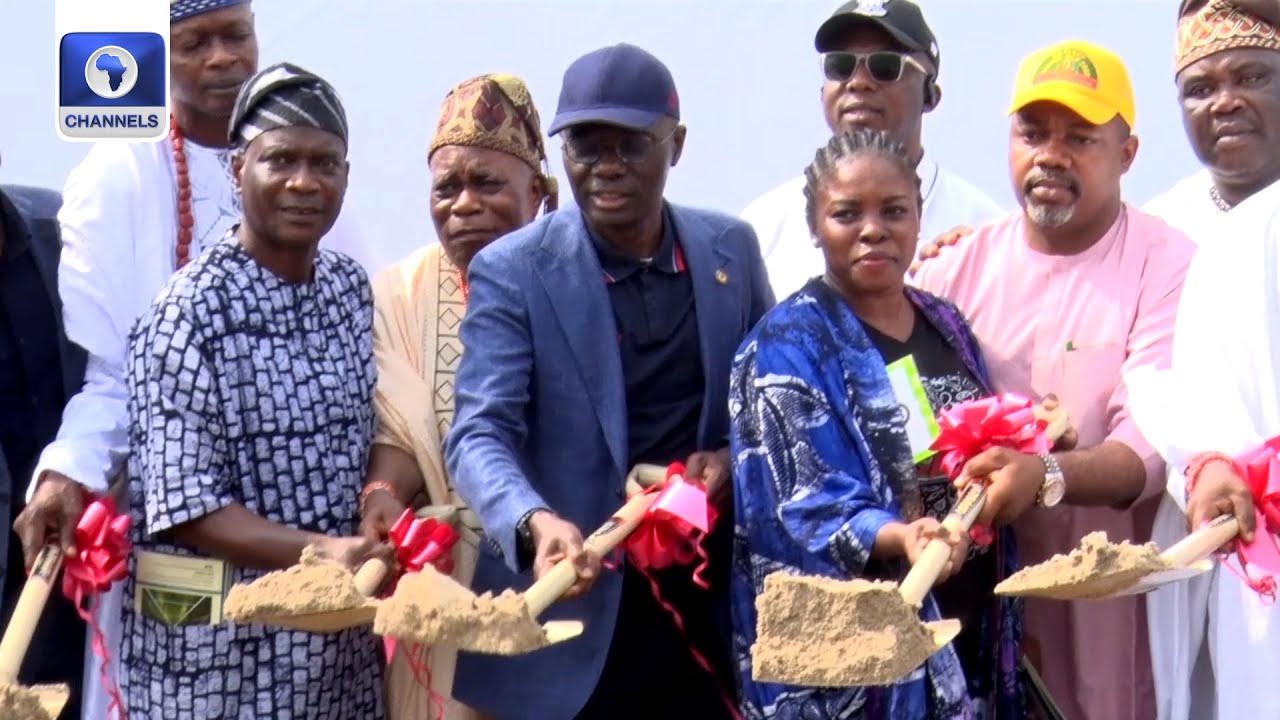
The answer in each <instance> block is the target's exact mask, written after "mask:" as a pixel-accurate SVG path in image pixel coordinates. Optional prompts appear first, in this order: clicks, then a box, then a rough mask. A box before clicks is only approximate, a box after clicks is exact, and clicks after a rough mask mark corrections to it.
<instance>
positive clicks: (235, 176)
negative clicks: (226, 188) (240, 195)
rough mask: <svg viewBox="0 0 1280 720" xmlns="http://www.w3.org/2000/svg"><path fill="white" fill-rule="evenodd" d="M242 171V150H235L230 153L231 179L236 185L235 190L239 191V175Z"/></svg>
mask: <svg viewBox="0 0 1280 720" xmlns="http://www.w3.org/2000/svg"><path fill="white" fill-rule="evenodd" d="M243 172H244V151H243V150H236V151H235V152H234V153H232V154H231V181H232V182H233V183H234V184H235V186H236V192H240V176H241V174H242V173H243Z"/></svg>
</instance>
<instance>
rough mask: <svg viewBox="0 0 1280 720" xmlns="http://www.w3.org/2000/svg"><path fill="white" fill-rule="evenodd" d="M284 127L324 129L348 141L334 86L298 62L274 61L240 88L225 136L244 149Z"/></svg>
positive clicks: (339, 99)
mask: <svg viewBox="0 0 1280 720" xmlns="http://www.w3.org/2000/svg"><path fill="white" fill-rule="evenodd" d="M284 127H311V128H316V129H319V130H326V131H328V132H331V133H333V134H334V135H337V136H338V137H340V138H342V142H343V143H346V142H347V113H346V111H345V110H343V108H342V100H341V98H339V97H338V92H337V91H336V90H334V89H333V86H332V85H330V84H329V83H328V82H326V81H325V80H324V79H323V78H321V77H320V76H319V75H316V74H314V73H311V72H308V71H306V70H303V69H302V68H300V67H298V66H297V65H293V64H290V63H276V64H275V65H272V66H271V67H268V68H266V69H265V70H262V71H260V72H259V73H258V74H257V75H254V76H253V77H252V78H250V79H249V81H248V82H247V83H245V84H244V87H242V88H240V96H239V97H237V98H236V105H235V109H233V110H232V111H231V125H230V127H229V129H228V135H229V138H230V140H231V144H232V145H235V146H236V147H240V148H243V147H245V146H247V145H248V144H249V143H250V142H252V141H253V139H254V138H256V137H258V136H259V135H261V134H262V133H264V132H267V131H268V130H275V129H277V128H284Z"/></svg>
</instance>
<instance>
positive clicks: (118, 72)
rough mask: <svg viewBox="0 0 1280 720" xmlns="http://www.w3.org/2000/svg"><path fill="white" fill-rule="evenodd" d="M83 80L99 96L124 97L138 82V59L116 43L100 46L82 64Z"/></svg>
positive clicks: (109, 97)
mask: <svg viewBox="0 0 1280 720" xmlns="http://www.w3.org/2000/svg"><path fill="white" fill-rule="evenodd" d="M84 80H85V83H86V84H88V86H89V89H90V90H92V91H93V94H95V95H97V96H98V97H100V98H105V99H107V100H114V99H115V98H118V97H124V96H125V95H128V94H129V91H130V90H133V86H134V85H136V84H137V82H138V61H137V60H136V59H135V58H134V57H133V55H132V54H130V52H129V51H128V50H125V49H124V48H122V47H120V46H118V45H106V46H104V47H100V48H98V49H97V50H96V51H95V52H93V53H92V54H91V55H89V60H88V62H86V63H85V64H84Z"/></svg>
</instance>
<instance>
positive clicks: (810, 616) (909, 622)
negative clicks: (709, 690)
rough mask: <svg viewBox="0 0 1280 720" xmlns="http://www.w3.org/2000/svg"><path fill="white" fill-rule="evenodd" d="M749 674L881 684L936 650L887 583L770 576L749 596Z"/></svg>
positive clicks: (825, 683) (788, 680)
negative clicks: (752, 626) (752, 607)
mask: <svg viewBox="0 0 1280 720" xmlns="http://www.w3.org/2000/svg"><path fill="white" fill-rule="evenodd" d="M756 615H757V618H756V643H755V645H753V646H752V647H751V657H752V677H754V678H755V679H756V680H757V681H761V682H778V683H785V684H788V685H808V686H814V687H850V686H854V685H882V684H886V683H890V682H893V681H894V680H897V679H899V678H901V677H903V676H904V675H906V674H907V673H910V672H911V671H912V670H914V669H915V668H917V667H919V666H920V664H921V663H923V662H924V661H925V660H927V659H928V658H929V656H930V655H932V654H933V653H934V652H935V651H936V650H937V649H938V646H937V643H936V642H935V640H934V635H933V632H932V631H931V630H930V626H929V625H926V624H925V623H922V622H920V618H919V616H918V615H917V610H916V609H915V608H913V607H911V606H910V605H908V604H907V602H906V601H905V600H904V599H903V598H902V595H901V594H899V592H898V586H897V585H896V584H894V583H889V582H871V581H867V580H860V579H855V580H833V579H831V578H824V577H810V576H797V575H788V574H786V573H774V574H772V575H769V576H768V577H766V578H765V581H764V592H763V593H761V594H760V595H759V596H757V597H756Z"/></svg>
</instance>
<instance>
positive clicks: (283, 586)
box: [223, 546, 378, 632]
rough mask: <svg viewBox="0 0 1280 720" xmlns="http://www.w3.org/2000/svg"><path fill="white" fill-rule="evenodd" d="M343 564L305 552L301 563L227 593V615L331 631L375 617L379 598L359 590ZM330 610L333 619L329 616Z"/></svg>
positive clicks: (241, 620) (240, 620)
mask: <svg viewBox="0 0 1280 720" xmlns="http://www.w3.org/2000/svg"><path fill="white" fill-rule="evenodd" d="M353 578H354V576H353V575H352V574H351V572H350V571H348V570H347V569H346V568H345V567H343V566H342V565H340V564H339V563H336V562H333V561H331V560H325V559H323V558H320V557H319V556H317V555H316V554H315V551H314V550H313V549H312V548H311V547H310V546H308V547H306V548H304V549H303V551H302V557H301V559H300V560H299V562H298V564H297V565H294V566H292V567H289V568H285V569H284V570H277V571H275V572H270V573H267V574H266V575H263V576H262V577H260V578H258V579H257V580H254V581H253V582H252V583H248V584H243V585H236V586H234V587H232V588H231V591H230V592H229V593H227V600H226V604H225V606H224V607H223V612H224V614H225V615H226V617H227V619H228V620H231V621H233V622H238V623H257V624H264V625H275V626H280V627H288V628H296V629H299V630H306V631H309V632H333V631H336V630H342V629H345V628H348V627H351V626H352V625H353V624H355V625H359V624H368V623H371V622H373V617H374V613H375V612H376V610H377V605H378V601H377V600H373V599H371V598H367V597H365V596H364V595H361V594H360V592H359V591H358V590H356V586H355V583H354V582H353ZM327 614H332V615H333V618H332V621H326V619H325V616H326V615H327Z"/></svg>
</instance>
